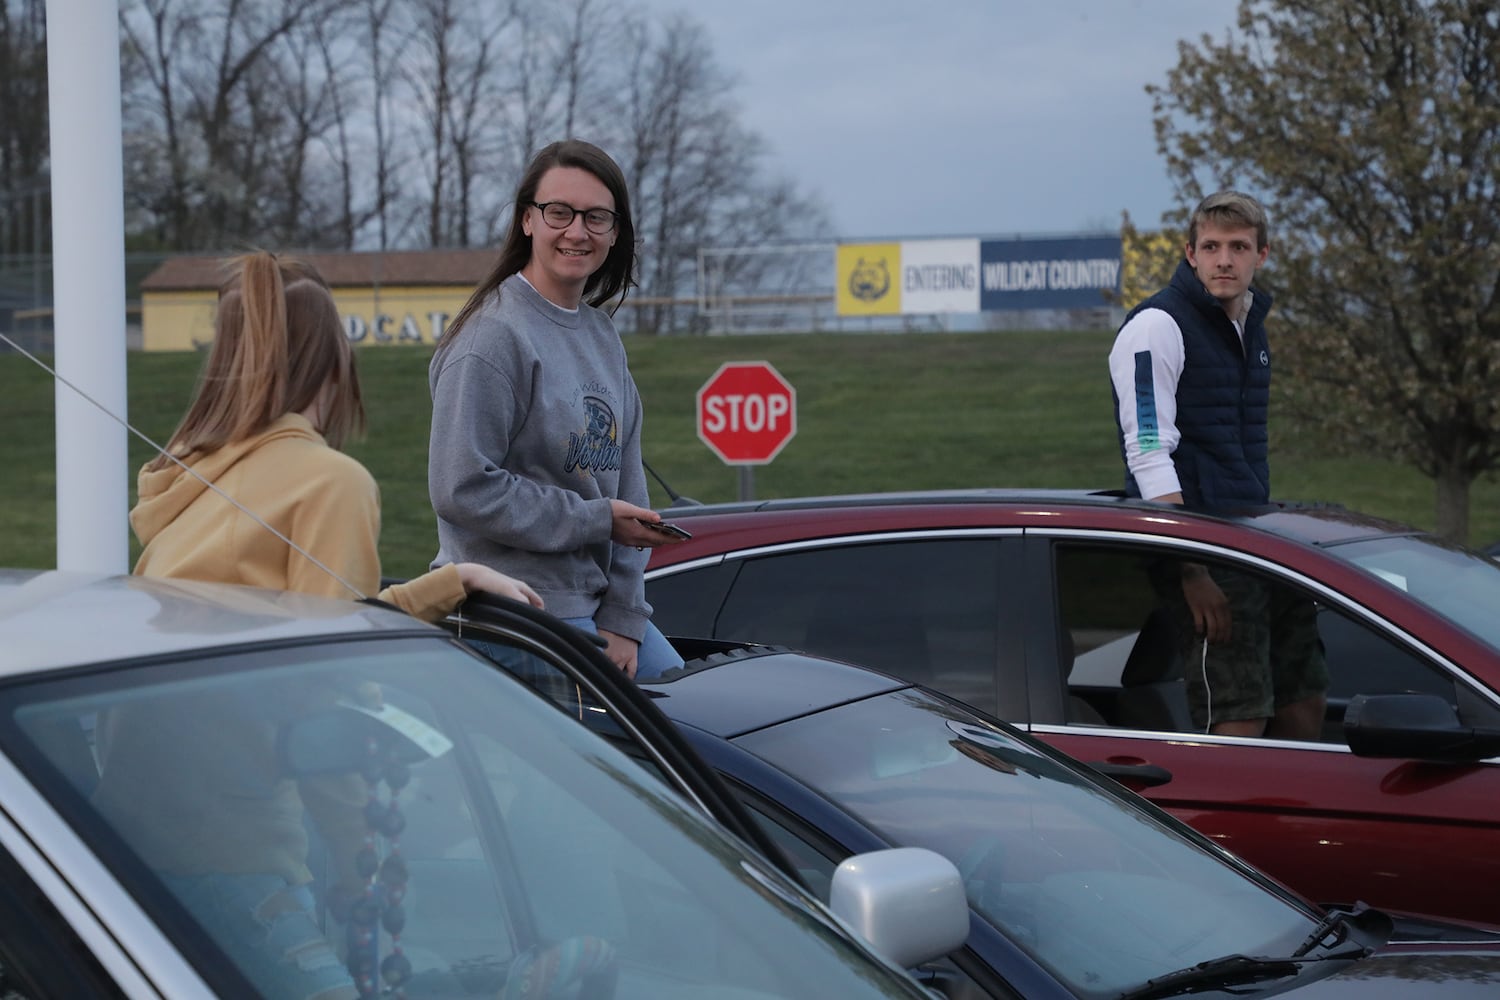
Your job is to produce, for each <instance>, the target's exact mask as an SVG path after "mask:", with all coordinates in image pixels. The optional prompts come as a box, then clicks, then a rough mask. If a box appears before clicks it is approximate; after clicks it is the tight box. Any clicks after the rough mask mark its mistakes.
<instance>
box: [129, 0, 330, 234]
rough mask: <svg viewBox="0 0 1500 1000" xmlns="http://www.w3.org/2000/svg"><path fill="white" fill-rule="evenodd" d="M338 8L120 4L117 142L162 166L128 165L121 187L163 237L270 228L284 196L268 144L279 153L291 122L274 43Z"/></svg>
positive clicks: (215, 0)
mask: <svg viewBox="0 0 1500 1000" xmlns="http://www.w3.org/2000/svg"><path fill="white" fill-rule="evenodd" d="M343 2H344V0H276V2H274V3H270V2H264V0H261V2H254V0H137V2H135V3H131V4H129V5H128V6H126V7H124V8H122V10H121V25H122V32H123V34H124V38H125V46H124V55H125V63H126V71H125V82H126V85H127V88H128V94H127V100H126V103H125V110H126V113H127V114H128V115H130V116H131V121H130V123H129V125H128V126H127V130H128V135H127V143H128V146H129V148H130V149H131V151H132V153H135V154H138V155H141V156H145V157H147V158H149V159H150V160H154V161H158V162H160V161H164V163H163V165H162V167H161V168H160V170H153V169H152V168H149V167H148V168H145V169H138V170H134V171H133V172H132V178H131V179H132V182H133V185H132V190H133V191H135V192H137V194H138V197H139V205H140V207H144V208H145V209H146V210H147V211H149V212H152V213H153V214H154V215H155V216H156V219H157V223H158V226H159V228H160V230H161V234H162V237H163V239H164V240H165V241H166V242H168V243H170V244H173V245H176V246H179V247H183V248H192V247H199V246H216V245H219V244H221V243H222V242H224V241H226V240H234V239H246V238H254V237H256V236H258V235H261V234H264V233H271V232H274V224H275V221H276V219H277V218H278V217H279V216H280V215H281V214H282V212H281V210H280V208H279V202H280V196H281V195H282V194H283V193H284V192H283V191H282V189H281V186H280V183H279V182H278V180H277V179H276V175H277V173H278V172H279V171H280V169H281V168H280V166H279V165H278V164H277V160H278V159H279V158H280V157H278V156H277V155H276V153H277V146H278V145H280V147H281V154H282V155H283V156H284V155H285V153H286V151H287V150H286V143H287V141H288V139H287V136H286V135H285V132H284V128H285V127H286V126H287V125H288V124H289V123H290V121H291V120H290V119H289V118H288V116H287V115H286V110H287V107H286V103H285V101H284V100H283V99H282V97H281V96H280V95H279V93H278V90H279V88H280V87H282V86H283V85H284V83H285V76H284V74H281V73H279V72H278V67H277V66H276V55H277V47H278V46H279V45H281V44H283V43H285V41H286V39H287V37H288V36H289V35H291V34H292V33H293V32H294V31H295V30H297V29H298V28H300V27H302V26H304V25H305V24H306V23H309V22H311V21H314V20H317V19H319V18H322V17H326V16H328V15H329V14H330V12H332V11H334V10H336V9H337V8H338V7H339V6H340V5H341V3H343ZM157 126H159V127H157ZM157 142H159V145H157ZM153 146H157V148H156V152H157V153H158V156H156V157H151V156H150V153H151V152H152V149H153ZM161 171H164V173H162V172H161ZM153 182H154V183H153ZM134 184H140V185H142V187H141V188H136V187H134ZM273 205H275V206H278V207H272V206H273Z"/></svg>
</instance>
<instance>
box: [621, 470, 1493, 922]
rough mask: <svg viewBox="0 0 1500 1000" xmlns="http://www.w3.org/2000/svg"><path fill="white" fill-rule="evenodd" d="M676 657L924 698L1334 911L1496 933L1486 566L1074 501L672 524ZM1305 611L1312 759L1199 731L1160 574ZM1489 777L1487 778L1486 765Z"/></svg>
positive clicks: (744, 512)
mask: <svg viewBox="0 0 1500 1000" xmlns="http://www.w3.org/2000/svg"><path fill="white" fill-rule="evenodd" d="M667 515H668V517H669V520H672V521H674V522H676V523H678V524H679V525H681V526H682V527H683V528H685V529H687V530H688V531H690V532H691V533H692V538H691V539H690V540H689V541H685V542H682V543H679V544H675V545H669V546H663V547H661V548H658V549H656V550H655V551H654V552H653V554H652V560H651V563H650V567H649V569H648V573H647V588H646V592H647V598H648V599H649V600H650V602H651V604H652V605H653V606H654V607H655V609H656V610H655V620H656V622H657V624H658V625H659V626H660V627H661V628H662V629H663V631H665V632H666V633H667V634H668V635H679V636H705V637H718V638H725V639H736V640H750V641H755V642H762V643H775V644H785V645H790V646H794V647H798V648H801V649H805V650H808V651H810V652H815V653H821V654H824V655H828V656H834V657H838V658H842V659H846V660H849V661H852V662H856V663H862V664H865V665H868V666H873V667H877V668H879V669H882V670H885V671H887V672H889V673H891V674H895V675H897V676H900V677H904V678H909V679H912V680H916V681H920V682H922V683H925V684H927V685H929V686H932V687H934V688H936V689H938V690H939V691H942V692H945V693H947V694H949V695H951V696H953V697H955V698H957V699H959V700H961V701H964V702H968V703H969V704H971V705H974V706H976V707H978V708H980V709H982V710H984V711H986V712H989V713H992V714H994V715H996V716H998V717H1000V718H1002V719H1005V720H1008V721H1011V722H1014V723H1016V724H1018V725H1021V726H1023V727H1026V728H1029V729H1030V730H1031V731H1032V732H1033V733H1034V734H1036V735H1037V736H1039V737H1040V738H1041V739H1043V740H1045V741H1046V742H1048V743H1050V744H1052V745H1053V746H1055V747H1057V748H1059V749H1061V750H1063V751H1064V752H1066V753H1068V754H1070V755H1072V756H1073V757H1075V758H1078V759H1080V760H1083V761H1086V762H1088V763H1089V764H1091V765H1093V766H1094V767H1095V768H1097V769H1099V770H1101V771H1103V772H1105V773H1107V774H1109V775H1111V776H1113V777H1114V778H1116V779H1117V780H1119V781H1120V782H1122V783H1124V784H1125V785H1127V786H1129V787H1131V788H1133V789H1135V790H1137V791H1139V792H1141V793H1142V794H1144V795H1145V796H1147V797H1148V798H1150V799H1151V800H1153V801H1154V802H1156V803H1157V804H1158V805H1160V806H1162V807H1164V808H1166V809H1168V810H1169V811H1171V812H1172V813H1174V814H1176V815H1177V816H1178V817H1180V818H1182V819H1183V820H1185V821H1187V822H1188V823H1189V824H1191V825H1193V826H1194V827H1196V828H1198V829H1199V830H1201V831H1203V832H1204V833H1206V834H1208V835H1209V836H1211V837H1213V838H1214V839H1216V840H1217V841H1218V842H1219V843H1221V844H1222V845H1224V846H1225V847H1226V848H1228V849H1230V850H1232V851H1235V852H1236V853H1238V854H1240V855H1241V856H1243V857H1244V858H1246V859H1247V860H1248V861H1250V862H1251V863H1252V864H1254V865H1256V866H1257V867H1259V868H1261V869H1263V870H1264V871H1267V872H1269V873H1270V874H1272V875H1274V876H1276V877H1278V878H1280V879H1281V880H1283V881H1284V882H1286V883H1287V884H1289V885H1290V886H1292V887H1293V888H1295V889H1297V890H1299V891H1301V892H1302V893H1303V894H1304V895H1306V896H1308V897H1310V898H1312V899H1315V900H1318V901H1319V902H1322V903H1326V904H1349V903H1354V902H1356V901H1361V900H1362V901H1364V902H1367V903H1369V904H1371V905H1374V906H1381V907H1386V908H1390V909H1399V910H1405V911H1408V912H1418V913H1428V914H1433V915H1440V916H1447V917H1454V918H1461V919H1468V920H1476V921H1483V922H1487V923H1500V897H1497V895H1496V893H1495V892H1494V891H1493V887H1495V886H1497V885H1500V563H1496V562H1495V561H1494V560H1491V559H1488V558H1485V557H1484V556H1482V555H1479V554H1476V553H1473V552H1470V551H1468V550H1466V549H1463V548H1461V547H1458V546H1455V545H1452V544H1449V543H1447V542H1444V541H1443V540H1441V539H1439V538H1436V537H1434V536H1432V535H1429V534H1425V533H1423V532H1420V531H1418V530H1416V529H1412V528H1409V527H1406V526H1403V525H1398V524H1393V523H1390V522H1385V521H1381V520H1378V519H1375V518H1371V517H1368V516H1365V515H1362V514H1358V513H1355V512H1353V511H1349V510H1346V509H1344V508H1341V507H1336V506H1329V505H1315V504H1286V503H1281V504H1273V505H1270V506H1268V507H1266V508H1264V509H1261V510H1258V511H1254V512H1245V513H1241V514H1236V515H1233V516H1215V515H1208V514H1201V513H1192V512H1186V511H1184V510H1182V509H1180V508H1175V507H1167V506H1163V505H1159V504H1154V503H1148V502H1142V501H1139V500H1128V499H1125V498H1123V497H1121V496H1119V495H1117V494H1110V493H1088V492H1083V491H1077V492H1062V491H1002V490H973V491H958V492H936V493H921V494H878V495H869V496H853V497H824V498H809V499H796V500H770V501H765V502H759V503H739V504H721V505H703V506H696V507H680V508H678V507H674V508H672V509H671V510H670V511H668V512H667ZM1172 561H1193V562H1197V563H1207V564H1219V565H1223V566H1234V567H1237V568H1238V569H1239V570H1240V571H1241V572H1243V573H1247V574H1252V575H1255V576H1258V577H1261V578H1263V579H1265V580H1266V581H1268V582H1269V583H1272V584H1274V585H1277V586H1281V587H1285V588H1289V589H1290V590H1292V591H1294V592H1295V593H1297V594H1299V595H1302V596H1304V597H1306V598H1307V599H1310V600H1311V601H1313V602H1314V603H1315V605H1316V608H1317V621H1318V631H1319V636H1320V638H1321V640H1322V643H1323V646H1324V650H1325V653H1326V658H1327V662H1328V667H1329V673H1330V678H1331V684H1330V688H1329V691H1328V710H1327V718H1326V721H1325V725H1324V727H1323V732H1322V734H1321V738H1320V739H1318V740H1306V741H1285V740H1276V739H1268V738H1253V739H1252V738H1243V737H1231V736H1215V735H1204V734H1202V733H1200V732H1197V731H1195V730H1194V728H1193V724H1192V723H1191V722H1190V721H1189V716H1188V711H1187V698H1186V694H1185V688H1184V681H1183V669H1184V668H1183V665H1182V662H1181V657H1180V655H1178V654H1177V653H1176V649H1177V643H1176V642H1175V641H1174V640H1173V637H1172V634H1171V632H1170V630H1169V626H1167V625H1165V623H1164V620H1163V617H1162V613H1161V611H1160V598H1159V596H1158V592H1157V590H1156V589H1155V588H1153V586H1152V584H1151V582H1150V581H1151V575H1152V571H1153V567H1160V566H1161V565H1163V564H1167V563H1170V562H1172ZM1491 758H1496V759H1491Z"/></svg>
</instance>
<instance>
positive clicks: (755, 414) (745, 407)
mask: <svg viewBox="0 0 1500 1000" xmlns="http://www.w3.org/2000/svg"><path fill="white" fill-rule="evenodd" d="M796 433H797V390H795V389H793V388H792V384H791V383H790V382H788V381H787V380H786V379H784V378H782V377H781V373H780V372H778V371H777V370H776V369H775V368H773V367H771V365H770V364H769V363H768V362H765V361H727V362H725V363H724V364H722V365H720V366H719V370H718V371H716V372H714V373H713V375H712V376H710V377H709V380H708V381H707V382H704V383H703V388H701V389H699V390H698V437H699V438H701V439H702V440H703V443H704V444H706V445H708V446H709V448H711V449H713V452H714V454H716V455H718V456H719V457H720V458H721V459H723V460H724V461H725V462H727V463H728V464H730V465H765V464H767V463H768V462H770V461H771V459H773V458H775V457H776V455H777V453H778V452H780V451H781V449H782V448H784V447H786V443H787V442H788V441H790V440H791V439H792V435H793V434H796Z"/></svg>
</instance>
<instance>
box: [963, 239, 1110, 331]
mask: <svg viewBox="0 0 1500 1000" xmlns="http://www.w3.org/2000/svg"><path fill="white" fill-rule="evenodd" d="M1120 259H1121V250H1120V238H1119V237H1118V236H1080V237H1067V238H1060V239H1038V240H985V241H984V242H983V243H981V244H980V245H979V260H980V272H981V290H980V294H979V307H980V308H981V309H982V310H984V311H985V312H991V311H999V310H1004V309H1097V308H1100V307H1102V306H1107V305H1109V304H1110V300H1109V299H1107V298H1106V297H1105V293H1106V292H1111V293H1114V294H1115V295H1116V296H1118V294H1119V291H1120Z"/></svg>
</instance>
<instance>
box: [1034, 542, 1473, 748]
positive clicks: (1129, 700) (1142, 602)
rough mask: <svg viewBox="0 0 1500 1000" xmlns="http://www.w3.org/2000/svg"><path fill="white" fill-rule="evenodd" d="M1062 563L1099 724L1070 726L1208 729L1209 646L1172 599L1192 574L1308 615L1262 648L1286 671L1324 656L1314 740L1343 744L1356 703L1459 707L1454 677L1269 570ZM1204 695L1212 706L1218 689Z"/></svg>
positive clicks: (1098, 557)
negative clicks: (1384, 700)
mask: <svg viewBox="0 0 1500 1000" xmlns="http://www.w3.org/2000/svg"><path fill="white" fill-rule="evenodd" d="M1055 559H1056V562H1055V566H1056V574H1057V576H1056V580H1057V594H1058V616H1059V619H1060V622H1061V627H1062V636H1061V637H1060V640H1059V641H1060V648H1061V649H1063V650H1064V661H1065V668H1066V671H1067V673H1066V676H1067V684H1068V693H1069V695H1070V696H1071V697H1072V698H1074V699H1076V700H1079V701H1082V702H1085V703H1086V704H1087V705H1088V706H1089V708H1090V709H1091V710H1092V711H1093V712H1094V713H1095V714H1096V715H1097V718H1093V717H1091V718H1088V719H1083V718H1079V719H1076V720H1070V721H1074V722H1076V723H1079V724H1099V723H1101V722H1102V723H1103V724H1105V725H1111V726H1118V727H1124V728H1132V729H1146V730H1164V731H1173V732H1189V731H1201V718H1198V719H1195V717H1194V715H1193V712H1192V710H1191V705H1190V701H1191V699H1192V698H1193V697H1197V696H1198V695H1196V694H1194V693H1191V692H1190V688H1192V689H1193V690H1203V688H1202V687H1201V678H1200V677H1194V676H1191V674H1192V671H1194V670H1198V671H1199V672H1200V674H1201V671H1202V668H1203V666H1204V664H1203V663H1202V657H1201V656H1200V655H1199V654H1200V653H1201V652H1202V647H1201V645H1199V642H1200V640H1199V639H1198V638H1197V636H1196V635H1194V636H1192V637H1190V638H1185V628H1186V620H1185V618H1184V616H1183V614H1182V610H1181V608H1180V606H1179V607H1178V608H1176V609H1174V608H1173V607H1172V602H1171V601H1170V600H1169V599H1168V598H1169V597H1170V596H1173V595H1171V588H1172V587H1173V586H1178V587H1180V586H1181V584H1180V580H1181V576H1182V573H1183V571H1184V567H1185V566H1190V565H1193V566H1197V565H1203V566H1211V567H1212V568H1213V572H1214V573H1216V574H1217V573H1232V574H1233V575H1235V576H1238V577H1240V578H1242V579H1244V580H1245V581H1246V582H1247V585H1249V586H1253V587H1257V588H1259V589H1260V590H1261V591H1262V592H1263V593H1264V594H1265V595H1268V596H1267V597H1266V604H1267V606H1268V607H1269V608H1270V609H1271V612H1270V613H1275V611H1276V609H1277V608H1286V607H1290V608H1294V609H1296V611H1297V613H1298V614H1299V615H1300V616H1301V617H1299V618H1297V619H1296V620H1295V621H1294V622H1293V625H1292V627H1291V629H1290V630H1289V631H1290V632H1291V633H1293V638H1291V639H1290V640H1288V641H1285V642H1279V641H1276V640H1273V639H1270V638H1268V639H1266V640H1265V643H1266V644H1265V646H1264V649H1265V651H1266V655H1267V656H1268V657H1270V658H1271V659H1273V660H1275V661H1276V662H1278V663H1285V662H1288V661H1291V662H1294V663H1295V662H1301V661H1302V660H1304V659H1311V660H1316V659H1317V658H1321V660H1322V662H1323V664H1324V666H1325V667H1326V671H1327V682H1326V688H1325V689H1324V690H1325V696H1326V699H1327V707H1326V709H1325V712H1324V721H1323V725H1322V728H1321V731H1320V732H1318V733H1317V734H1316V736H1314V737H1310V738H1316V739H1320V740H1322V741H1325V742H1333V743H1342V742H1343V728H1342V726H1343V713H1344V709H1345V708H1346V707H1347V706H1348V703H1349V700H1350V698H1352V697H1353V696H1354V695H1356V694H1387V693H1396V692H1421V693H1427V694H1435V695H1438V696H1440V697H1442V698H1443V699H1444V700H1446V701H1447V702H1449V703H1450V704H1453V705H1454V706H1455V707H1456V708H1457V707H1459V703H1460V698H1459V696H1458V693H1457V690H1456V683H1455V679H1454V678H1453V676H1452V675H1450V674H1449V673H1447V672H1446V671H1445V670H1443V669H1442V668H1441V667H1439V666H1438V665H1436V664H1433V663H1431V662H1429V661H1427V660H1426V659H1424V658H1423V657H1422V656H1420V655H1419V654H1418V653H1416V652H1414V651H1413V650H1411V649H1409V648H1407V647H1405V646H1403V645H1402V644H1400V643H1399V642H1398V641H1397V640H1396V639H1394V638H1393V637H1391V636H1390V635H1389V634H1386V633H1383V632H1381V631H1380V630H1378V629H1377V628H1376V627H1375V626H1373V625H1372V624H1370V623H1369V622H1367V621H1364V620H1360V619H1356V618H1355V617H1354V616H1353V615H1352V614H1350V613H1348V612H1347V611H1345V610H1343V609H1335V608H1332V607H1330V606H1328V605H1327V604H1325V603H1319V602H1317V601H1315V600H1314V599H1313V597H1312V596H1310V595H1308V594H1306V593H1304V592H1302V591H1300V590H1298V589H1297V588H1295V587H1292V586H1291V585H1289V584H1286V583H1284V582H1280V581H1278V580H1276V579H1274V578H1272V577H1271V576H1270V575H1269V574H1266V573H1264V572H1261V571H1258V570H1254V569H1249V568H1246V567H1244V566H1242V565H1234V566H1229V565H1225V564H1220V563H1215V562H1213V561H1212V560H1198V559H1196V558H1195V559H1193V560H1187V559H1183V558H1182V557H1180V556H1177V555H1174V554H1172V553H1169V552H1167V551H1165V550H1146V549H1132V548H1129V547H1123V546H1118V545H1116V546H1091V545H1080V544H1060V545H1058V546H1057V547H1056V550H1055ZM1179 603H1180V602H1179ZM1299 636H1300V638H1299ZM1191 682H1200V684H1197V685H1195V684H1193V683H1191ZM1206 690H1207V692H1208V693H1207V695H1206V697H1207V698H1211V697H1212V685H1208V687H1207V689H1206Z"/></svg>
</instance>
